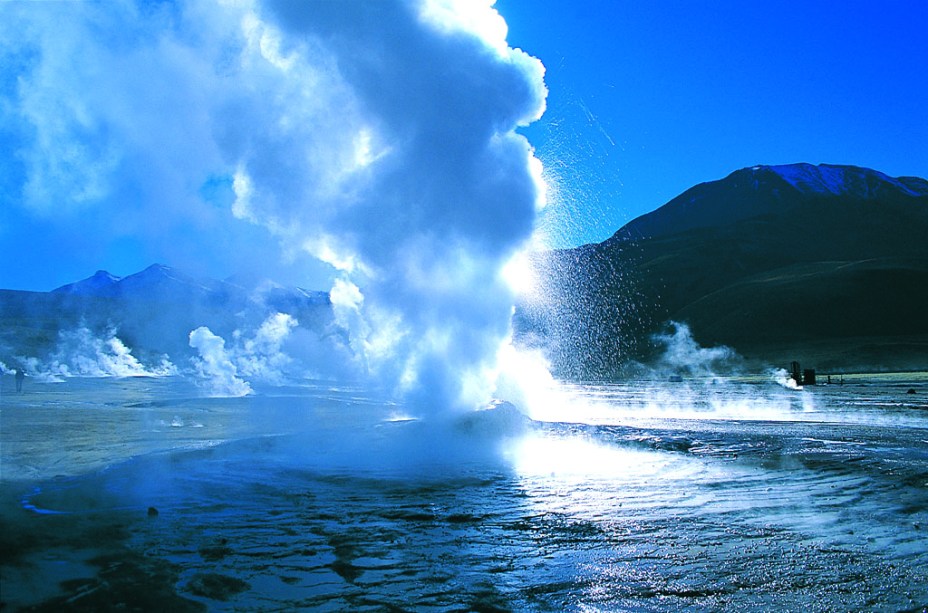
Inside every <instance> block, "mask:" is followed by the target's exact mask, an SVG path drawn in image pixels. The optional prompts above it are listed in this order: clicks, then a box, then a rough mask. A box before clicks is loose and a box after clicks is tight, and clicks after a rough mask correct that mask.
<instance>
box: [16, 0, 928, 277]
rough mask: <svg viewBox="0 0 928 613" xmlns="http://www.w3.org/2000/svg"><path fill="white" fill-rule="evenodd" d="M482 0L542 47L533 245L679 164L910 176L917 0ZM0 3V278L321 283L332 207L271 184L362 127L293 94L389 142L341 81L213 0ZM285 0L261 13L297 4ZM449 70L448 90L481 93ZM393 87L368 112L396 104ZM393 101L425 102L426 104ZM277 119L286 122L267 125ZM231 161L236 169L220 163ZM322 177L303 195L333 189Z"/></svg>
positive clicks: (581, 234)
mask: <svg viewBox="0 0 928 613" xmlns="http://www.w3.org/2000/svg"><path fill="white" fill-rule="evenodd" d="M273 1H274V0H269V2H270V3H273ZM256 4H260V3H256ZM247 5H248V3H247V2H246V3H243V6H247ZM282 6H288V5H287V4H286V3H283V4H282ZM289 6H291V7H292V6H299V5H289ZM316 6H323V7H326V6H327V7H334V6H339V5H338V4H334V3H323V4H321V5H316ZM341 6H346V5H345V4H344V3H342V4H341ZM359 6H360V5H359ZM36 7H38V10H37V9H36ZM49 7H51V8H49ZM178 7H180V8H178ZM225 8H227V9H228V8H229V7H225ZM496 9H497V10H498V11H499V12H500V13H501V14H502V16H503V17H504V18H505V19H506V21H507V23H508V39H507V40H508V42H509V44H510V45H512V46H514V47H518V48H521V49H524V50H525V51H526V52H527V53H528V54H530V55H532V56H535V57H537V58H539V59H540V60H541V61H542V62H543V63H544V65H545V68H546V76H545V84H546V85H547V88H548V98H547V112H546V114H545V115H544V117H543V118H542V119H541V120H540V121H538V122H536V123H535V124H533V125H531V126H529V127H528V128H523V129H521V133H522V134H524V135H526V136H527V137H528V139H529V140H530V142H531V144H532V145H533V146H534V147H535V148H536V152H537V154H538V156H539V157H540V158H541V159H542V161H543V162H544V163H545V166H546V171H547V176H548V177H549V179H550V183H551V187H550V190H549V199H550V200H551V205H550V206H549V208H548V213H547V214H546V216H545V218H544V219H543V223H542V226H543V227H544V229H545V230H546V233H547V235H548V244H549V245H553V246H558V247H561V246H569V245H575V244H581V243H585V242H591V241H599V240H603V239H605V238H607V237H608V236H610V235H611V234H612V233H613V232H615V230H617V229H618V228H619V227H620V226H621V225H622V224H624V223H625V222H627V221H629V220H631V219H633V218H634V217H637V216H638V215H641V214H643V213H646V212H648V211H650V210H653V209H655V208H657V207H658V206H660V205H662V204H664V203H665V202H667V201H668V200H670V199H671V198H673V197H674V196H676V195H677V194H679V193H680V192H682V191H684V190H685V189H687V188H688V187H690V186H692V185H695V184H697V183H700V182H704V181H710V180H714V179H718V178H721V177H723V176H725V175H727V174H728V173H730V172H732V171H734V170H736V169H738V168H742V167H745V166H752V165H755V164H785V163H791V162H812V163H835V164H855V165H860V166H867V167H871V168H875V169H877V170H880V171H883V172H885V173H887V174H889V175H892V176H899V175H917V176H923V177H924V176H928V146H926V144H925V143H928V119H926V116H928V114H926V111H925V109H926V108H928V78H926V75H928V37H926V36H924V32H926V31H928V2H924V1H923V0H918V1H908V2H903V1H889V2H880V3H877V2H855V1H851V2H815V1H812V2H788V3H762V2H744V1H740V2H725V1H722V2H696V1H687V2H684V1H677V2H606V1H597V0H589V1H584V2H562V1H553V0H551V1H541V0H538V1H528V0H499V1H498V2H497V3H496ZM236 10H237V9H236ZM231 11H232V10H231V9H230V11H227V12H231ZM0 12H6V13H7V17H9V18H5V19H2V20H0V66H2V68H3V70H2V71H0V75H2V76H0V145H2V150H3V153H2V156H3V157H2V158H0V190H2V193H0V207H2V208H0V210H2V213H3V216H2V219H0V251H2V253H3V254H4V257H3V260H4V261H3V264H2V266H0V287H5V288H15V289H32V290H48V289H51V288H53V287H56V286H58V285H62V284H64V283H67V282H70V281H73V280H76V279H78V278H82V277H86V276H89V275H90V274H92V273H93V272H94V271H95V270H96V269H98V268H104V269H107V270H109V271H110V272H112V273H114V274H117V275H126V274H130V273H132V272H136V271H138V270H140V269H141V268H144V267H145V266H147V265H149V264H151V263H153V262H156V261H157V262H163V263H167V264H171V265H175V266H177V267H180V268H184V269H187V270H190V271H191V272H194V273H198V274H204V275H210V276H214V277H224V276H227V275H231V274H233V273H236V272H240V271H242V270H245V272H252V273H259V274H260V273H261V272H264V273H266V274H272V275H273V276H275V277H277V278H278V279H279V280H281V281H283V282H288V283H296V284H299V285H302V286H307V287H314V288H315V287H319V288H324V284H325V283H326V281H325V280H324V279H325V275H326V268H325V266H321V265H317V264H313V263H312V262H308V261H307V259H306V258H305V257H301V254H302V253H303V252H304V251H312V252H314V253H317V254H318V253H321V252H325V253H330V252H331V251H332V249H334V250H335V251H338V250H339V248H345V246H344V245H341V246H340V245H336V244H334V243H331V242H327V240H328V239H326V240H318V241H315V242H314V243H313V244H312V245H307V241H306V240H305V237H306V236H309V235H310V233H312V232H315V231H318V230H320V229H322V230H325V231H329V230H333V231H334V230H336V229H337V227H336V226H338V224H344V223H347V221H346V218H339V219H334V217H333V218H332V219H328V218H326V219H325V220H323V221H324V222H325V223H322V222H319V221H318V220H317V215H316V213H319V214H323V216H324V215H329V214H330V213H331V211H330V210H329V209H327V208H326V207H321V208H318V209H316V210H315V212H314V213H313V215H310V214H308V213H305V212H302V211H299V210H298V209H297V208H296V207H295V206H293V205H292V204H291V203H292V202H298V201H299V200H300V199H301V198H308V197H311V196H312V197H315V196H313V195H312V194H310V193H309V191H311V190H308V189H307V188H306V185H307V184H312V182H313V181H318V180H319V178H320V177H326V176H329V175H327V174H326V173H327V172H330V171H332V169H330V168H326V167H324V166H325V164H328V163H331V164H332V165H335V164H336V163H337V162H338V161H339V160H343V158H344V160H348V161H349V162H352V159H353V158H352V156H355V157H357V155H358V151H360V149H357V147H355V149H351V148H345V150H344V151H342V150H340V149H339V148H340V147H342V144H343V143H344V142H345V141H344V139H340V138H339V136H340V135H343V133H344V132H345V130H346V128H345V126H344V125H335V124H339V123H340V122H341V120H340V119H339V120H338V121H335V120H333V119H332V117H335V116H334V115H332V114H331V113H330V114H329V116H327V115H326V114H325V113H324V112H318V109H315V108H310V107H313V105H316V104H318V105H319V106H320V108H322V107H324V105H329V106H328V108H329V109H337V110H338V113H341V114H343V115H344V116H345V117H348V120H347V121H345V122H342V123H345V124H347V125H348V127H350V128H351V129H352V130H354V132H352V134H354V136H353V137H352V138H353V139H354V140H355V141H357V140H358V135H360V136H363V137H364V138H362V139H361V140H363V141H364V143H363V144H364V147H363V153H364V157H365V158H366V159H367V158H369V159H367V161H368V162H369V161H377V160H380V159H381V157H382V158H383V159H385V160H389V159H390V156H389V155H388V153H389V152H390V151H391V144H390V143H389V142H387V141H384V142H379V141H378V140H377V136H378V134H377V133H376V132H370V133H369V132H366V131H365V130H366V129H367V127H369V126H368V123H366V122H367V120H368V119H369V117H368V116H366V115H365V112H366V111H365V109H362V108H360V107H358V108H355V106H353V105H355V103H356V98H357V97H358V96H357V95H356V92H350V91H348V92H345V91H342V88H343V86H344V84H343V83H342V80H341V79H340V78H339V77H337V76H331V75H329V73H328V72H327V70H328V68H327V67H326V65H325V63H322V64H319V65H316V66H309V65H307V66H306V67H304V71H303V72H302V73H300V75H299V77H298V78H294V79H293V80H291V81H289V82H282V81H281V80H280V79H279V78H278V77H279V75H277V76H275V75H274V74H272V72H273V71H274V70H278V69H279V70H278V72H280V71H282V70H283V68H281V67H282V66H285V65H286V66H289V64H288V62H290V59H289V58H290V57H291V55H292V53H294V49H297V50H298V51H299V47H298V46H288V45H291V43H290V42H288V41H290V39H288V38H287V37H288V36H291V34H290V33H288V32H287V31H286V27H284V26H281V27H282V28H283V30H282V32H283V34H280V33H278V35H277V38H274V36H270V38H268V36H269V35H268V36H265V38H263V39H261V40H262V42H261V45H264V44H265V42H267V40H270V41H271V43H270V47H267V48H265V47H263V46H261V49H260V53H259V52H258V51H255V50H254V49H251V47H248V46H247V45H246V51H247V52H248V53H245V52H243V53H242V54H241V57H240V58H235V57H233V56H234V53H233V51H234V50H235V49H236V47H235V46H234V45H232V46H230V45H229V44H227V43H228V41H229V40H232V39H234V38H235V37H238V39H242V37H243V34H242V32H243V31H245V30H247V32H246V34H247V35H245V36H244V38H247V39H248V40H251V39H250V38H248V37H252V38H254V37H258V38H260V36H259V35H262V36H263V35H267V32H270V31H271V30H269V29H267V28H268V27H270V26H267V24H266V23H265V22H262V21H260V20H259V21H257V22H256V23H257V25H255V23H252V22H248V21H247V20H246V21H243V20H242V19H240V15H234V16H233V15H226V14H225V13H224V12H222V11H219V10H214V9H211V8H210V6H209V0H191V1H190V2H184V3H178V4H177V5H172V4H168V3H156V2H152V3H148V2H144V3H141V4H139V5H135V4H134V3H132V2H129V1H126V2H121V3H112V4H106V5H99V4H96V3H66V4H49V3H38V4H35V3H15V2H14V3H6V4H4V5H3V6H2V8H0ZM271 12H273V11H271ZM285 12H286V11H285V10H283V9H281V10H278V13H279V14H278V16H277V19H278V21H279V22H280V23H281V24H287V23H291V24H298V23H301V22H300V19H304V17H302V16H299V15H295V14H286V15H285V14H284V13H285ZM320 12H325V11H320ZM63 13H68V14H67V15H65V14H63ZM179 15H182V17H179ZM327 18H328V19H330V20H332V22H333V23H335V22H337V21H338V18H339V16H337V15H334V16H333V15H329V16H328V17H327ZM242 24H245V25H247V28H246V27H245V26H243V25H242ZM248 24H250V25H248ZM304 25H305V24H304ZM294 27H295V26H294ZM332 27H333V28H334V27H335V26H332ZM243 28H245V30H243ZM248 28H251V30H248ZM262 28H265V29H262ZM262 33H263V34H262ZM292 36H294V37H295V36H296V34H293V35H292ZM265 39H266V40H265ZM278 39H280V40H278ZM254 40H257V38H255V39H254ZM294 40H295V38H294ZM274 41H277V42H274ZM281 41H282V42H281ZM236 44H244V43H241V40H239V42H238V43H236ZM249 44H250V43H249ZM255 44H257V43H255ZM274 44H279V45H280V47H279V48H276V47H274ZM293 44H295V43H293ZM378 44H380V43H378ZM356 47H357V45H355V48H352V46H351V45H350V44H349V43H344V44H342V51H341V52H344V53H347V51H344V50H345V49H351V53H353V54H354V55H357V54H358V53H360V51H359V50H358V48H356ZM405 52H409V50H408V49H407V50H404V53H405ZM249 53H250V54H251V55H248V54H249ZM331 53H332V54H333V57H334V56H337V54H338V53H339V51H338V50H332V51H331ZM262 54H263V55H262ZM288 54H291V55H288ZM362 55H363V54H362ZM345 57H347V56H345ZM75 58H80V61H79V62H78V61H76V59H75ZM255 58H258V59H255ZM238 59H241V60H242V61H243V62H244V61H245V60H248V61H249V62H251V63H250V64H248V66H245V65H244V64H242V66H245V67H244V68H242V67H239V68H238V70H240V71H242V73H241V75H240V77H241V78H239V79H238V80H234V79H230V78H229V76H228V74H226V72H223V71H227V69H229V66H230V65H231V64H230V62H232V61H233V60H236V61H237V60H238ZM258 60H260V61H264V62H265V64H264V65H260V66H259V65H257V64H256V62H257V61H258ZM397 61H399V60H397ZM403 61H405V62H407V66H416V67H419V66H424V67H427V68H426V69H423V70H422V72H421V75H419V76H420V77H421V79H426V80H427V79H428V78H431V77H429V75H442V74H444V73H443V72H442V71H441V70H438V71H433V72H430V70H431V68H428V67H429V63H428V62H429V61H430V60H428V59H427V58H425V57H423V59H422V61H421V62H420V61H419V60H416V59H415V58H412V59H411V58H410V57H406V58H405V60H403ZM388 68H390V67H389V66H388ZM439 68H440V67H439ZM288 70H289V68H288ZM407 73H409V70H404V71H399V72H397V74H403V75H406V74H407ZM416 74H418V72H417V73H416ZM413 77H416V75H413ZM416 78H418V77H416ZM375 80H376V78H375ZM310 82H312V83H316V84H317V85H318V83H322V84H323V85H324V86H326V87H324V88H323V89H324V90H325V95H324V96H322V97H320V96H319V92H320V91H323V90H321V89H320V90H317V91H316V92H314V93H313V95H312V96H308V97H306V93H305V89H306V88H305V87H304V88H303V89H302V90H301V89H300V87H301V86H302V85H305V84H306V83H310ZM425 82H426V81H425V80H420V81H418V83H420V84H421V83H425ZM165 83H169V84H170V85H171V86H170V87H164V85H163V84H165ZM507 83H509V81H507ZM301 84H302V85H301ZM508 86H509V85H507V87H508ZM362 89H363V88H362ZM488 91H489V90H488ZM468 93H469V94H473V96H472V98H470V99H466V97H465V99H464V100H462V102H461V108H459V109H449V110H450V111H452V112H457V111H462V110H463V111H467V108H478V107H479V102H480V101H481V100H484V99H485V98H484V96H483V95H482V93H481V92H480V91H471V92H468ZM497 93H498V92H493V95H494V96H495V95H496V94H497ZM400 94H402V92H398V93H397V96H399V97H397V98H396V100H400V99H401V98H402V96H401V95H400ZM525 95H526V94H525V92H523V91H521V90H520V91H518V92H514V95H513V99H516V100H519V99H522V98H523V97H525ZM529 98H531V97H530V96H529V97H528V98H526V99H529ZM501 99H503V100H505V99H506V95H505V92H503V96H501ZM464 104H468V105H470V106H469V107H467V108H465V107H464V106H463V105H464ZM307 108H310V110H306V109H307ZM398 108H399V107H398V106H396V108H391V109H387V110H385V111H384V113H382V114H381V119H383V118H384V117H387V118H391V117H392V118H393V119H398V118H399V117H400V116H399V115H397V114H396V110H397V109H398ZM527 108H528V107H527ZM323 110H324V109H323ZM407 110H409V111H410V113H412V112H416V113H419V114H420V118H419V119H422V118H427V121H428V122H432V124H434V123H436V122H440V121H441V119H440V118H441V116H442V114H441V111H442V109H441V108H437V109H433V108H431V107H430V106H429V105H427V104H422V105H421V106H418V107H411V108H410V109H407ZM388 111H389V113H393V115H389V113H388ZM448 116H449V117H454V115H452V114H449V115H448ZM294 117H296V118H297V119H298V121H294ZM460 117H462V118H463V119H462V121H470V120H471V119H472V118H473V116H472V115H469V114H468V113H467V112H464V113H462V114H460ZM407 119H409V118H407ZM407 119H404V121H406V120H407ZM410 120H411V119H410ZM300 121H303V122H304V123H300ZM455 121H457V120H455ZM455 121H450V122H449V126H451V127H449V128H448V129H452V128H453V126H454V125H456V124H455ZM288 122H289V123H288ZM284 124H286V125H289V126H297V128H295V129H293V130H291V132H290V133H287V134H282V133H280V132H275V130H277V129H278V128H280V126H282V125H284ZM275 126H276V127H275ZM320 134H321V135H323V136H319V135H320ZM436 138H437V137H436ZM301 139H303V140H301ZM304 141H306V142H308V143H309V144H310V145H311V146H304V145H303V144H301V143H303V142H304ZM354 145H357V143H356V142H355V143H354ZM349 149H350V150H349ZM320 151H325V152H326V155H321V154H319V152H320ZM294 155H296V156H300V155H302V156H313V155H319V158H318V161H319V164H321V166H320V165H319V164H317V167H318V168H316V169H314V170H312V171H311V172H309V173H308V174H307V176H306V177H303V175H300V173H301V172H303V171H302V170H299V169H296V167H295V166H294V167H293V168H291V167H290V166H291V165H292V164H295V162H294V161H293V160H294V159H296V158H295V157H294ZM340 155H341V156H342V157H339V156H340ZM352 163H353V162H352ZM242 164H247V165H248V169H249V171H250V173H251V174H247V173H246V174H241V173H239V170H240V169H241V168H242ZM262 165H263V167H262ZM237 169H238V170H237ZM294 169H295V170H294ZM293 176H297V178H305V179H306V181H302V182H301V181H297V180H293ZM333 176H334V175H333ZM339 176H341V175H339ZM424 176H426V177H427V176H428V175H424ZM236 178H239V179H242V180H241V181H239V182H237V183H236ZM244 179H250V180H251V181H252V182H253V184H252V183H249V182H248V181H244ZM411 181H412V184H416V182H415V181H414V180H411ZM403 189H406V186H405V185H404V186H403ZM317 191H318V190H317ZM317 195H318V194H317ZM349 195H350V194H349ZM246 196H247V197H246ZM330 196H331V195H328V196H326V198H329V200H325V198H323V201H324V202H328V203H329V204H330V205H331V204H333V203H335V202H336V201H335V200H331V197H330ZM342 197H348V196H346V195H345V194H342ZM330 208H331V207H330ZM487 210H489V209H487ZM327 211H328V212H327ZM230 212H231V213H232V214H230ZM436 212H437V210H436V211H431V212H430V213H436ZM343 217H344V216H343ZM348 217H350V216H348ZM419 217H421V218H422V219H429V216H428V215H425V216H419ZM466 218H467V216H466V215H465V216H464V217H463V218H462V219H466ZM391 219H392V218H391ZM435 220H437V221H439V222H441V223H444V222H446V221H449V219H448V216H447V215H437V216H435ZM452 221H453V220H452ZM354 223H355V226H352V228H353V227H356V226H357V224H358V223H360V224H363V223H365V221H364V220H363V219H361V220H360V221H359V220H358V219H355V221H354ZM333 224H334V225H333ZM332 236H335V235H334V234H333V235H332ZM297 237H299V240H297ZM332 240H333V241H334V240H335V239H334V238H332ZM507 244H508V243H507Z"/></svg>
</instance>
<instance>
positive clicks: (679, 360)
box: [654, 321, 740, 377]
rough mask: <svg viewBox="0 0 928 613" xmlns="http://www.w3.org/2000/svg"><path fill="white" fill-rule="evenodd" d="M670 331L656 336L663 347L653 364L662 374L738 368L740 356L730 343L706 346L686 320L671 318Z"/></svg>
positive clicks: (723, 371) (705, 374) (710, 372)
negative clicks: (697, 340) (696, 337)
mask: <svg viewBox="0 0 928 613" xmlns="http://www.w3.org/2000/svg"><path fill="white" fill-rule="evenodd" d="M669 325H670V328H672V330H671V331H669V332H665V333H663V334H658V335H655V336H654V341H655V343H657V344H658V345H659V346H661V347H662V349H663V351H662V353H661V355H660V357H659V358H658V360H657V361H656V363H655V365H654V370H655V371H656V372H657V373H658V374H660V375H662V376H665V375H678V376H689V377H711V376H713V375H717V374H731V373H732V371H734V370H737V367H738V365H739V362H740V357H739V356H738V354H737V353H736V352H735V350H734V349H732V348H731V347H726V346H724V345H721V346H718V347H703V346H701V345H700V344H699V343H697V342H696V339H694V338H693V333H692V332H691V331H690V327H689V326H688V325H686V324H685V323H680V322H676V321H671V322H669Z"/></svg>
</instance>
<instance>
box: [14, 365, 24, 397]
mask: <svg viewBox="0 0 928 613" xmlns="http://www.w3.org/2000/svg"><path fill="white" fill-rule="evenodd" d="M25 378H26V373H25V372H23V369H22V368H17V369H16V391H17V392H22V391H23V379H25Z"/></svg>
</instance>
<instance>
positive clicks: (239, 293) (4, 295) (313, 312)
mask: <svg viewBox="0 0 928 613" xmlns="http://www.w3.org/2000/svg"><path fill="white" fill-rule="evenodd" d="M278 312H279V313H287V314H290V315H292V316H293V317H295V318H296V319H297V320H298V321H299V322H300V324H301V326H304V327H307V328H314V329H317V330H321V329H323V328H325V327H326V326H328V325H330V324H331V320H332V317H331V308H330V303H329V296H328V293H327V292H314V291H308V290H304V289H301V288H296V287H284V286H281V285H278V284H275V283H273V282H271V281H267V280H263V281H257V280H255V281H251V282H249V283H244V282H243V281H242V280H240V279H229V280H225V281H218V280H215V279H203V278H195V277H192V276H190V275H187V274H185V273H183V272H181V271H179V270H177V269H174V268H171V267H168V266H164V265H161V264H155V265H152V266H149V267H148V268H146V269H145V270H143V271H141V272H138V273H136V274H133V275H129V276H126V277H117V276H115V275H112V274H110V273H108V272H107V271H105V270H100V271H97V272H96V273H95V274H94V275H92V276H90V277H88V278H86V279H84V280H82V281H77V282H75V283H70V284H68V285H64V286H62V287H59V288H57V289H55V290H53V291H51V292H24V291H15V290H0V356H2V355H4V354H7V355H41V354H43V353H47V352H50V351H51V350H52V349H53V348H54V345H55V343H56V342H57V340H58V334H59V332H61V331H66V330H71V329H74V328H77V327H86V328H88V329H90V330H92V331H94V332H95V333H98V334H102V333H104V332H105V331H107V330H111V329H115V330H118V333H119V338H120V339H122V340H123V341H124V342H125V343H126V344H127V345H128V346H129V347H132V348H133V349H134V351H135V353H136V354H137V355H138V354H140V353H141V354H148V355H158V354H164V353H167V354H169V355H171V356H182V355H185V354H189V353H190V347H189V343H188V334H189V333H190V331H191V330H193V329H195V328H197V327H199V326H207V327H209V328H210V329H211V330H212V331H213V332H214V333H216V334H219V335H220V336H223V337H225V338H230V337H231V335H232V334H233V333H234V332H235V331H236V330H239V329H241V328H242V327H245V326H249V325H250V326H251V327H255V326H257V325H259V324H260V322H261V321H263V319H264V318H265V317H267V316H268V315H269V314H272V313H278ZM0 359H2V357H0Z"/></svg>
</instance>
